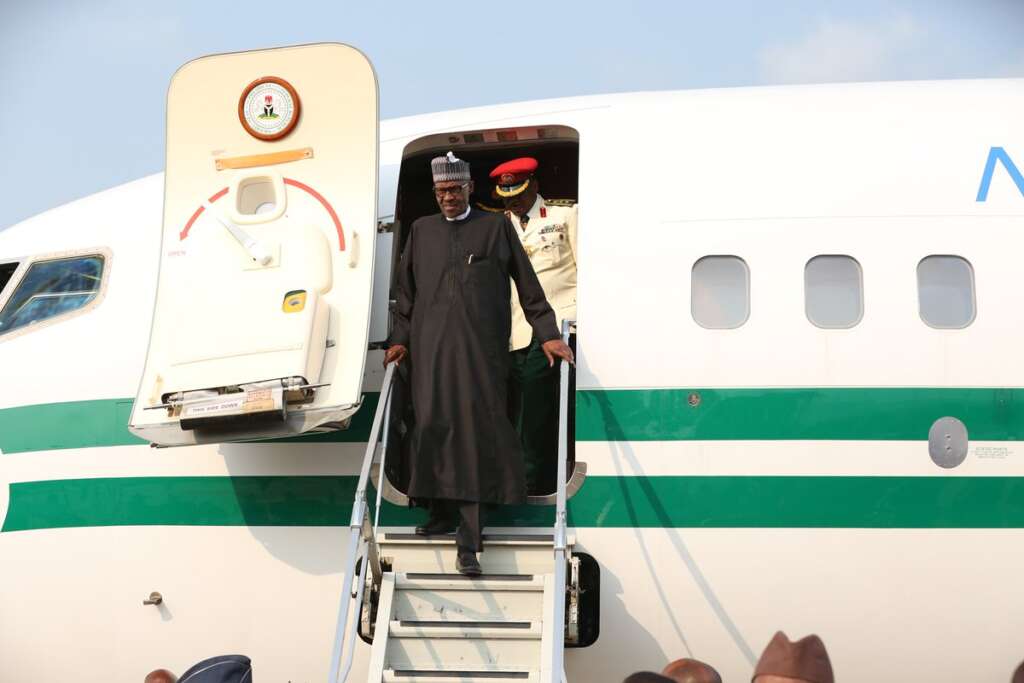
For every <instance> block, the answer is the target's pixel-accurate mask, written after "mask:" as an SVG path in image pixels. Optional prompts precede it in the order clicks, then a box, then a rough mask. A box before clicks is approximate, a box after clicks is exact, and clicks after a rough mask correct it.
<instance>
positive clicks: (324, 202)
mask: <svg viewBox="0 0 1024 683" xmlns="http://www.w3.org/2000/svg"><path fill="white" fill-rule="evenodd" d="M284 184H285V185H291V186H292V187H297V188H299V189H300V190H305V191H306V192H308V193H309V194H311V195H312V196H313V198H314V199H316V200H317V201H318V202H320V203H321V204H322V205H323V207H324V208H325V209H327V213H329V214H330V216H331V220H332V221H334V229H335V230H337V231H338V251H345V233H343V232H342V230H341V221H340V220H338V214H337V213H336V212H335V211H334V207H333V206H331V203H330V202H328V201H327V200H326V199H324V196H323V195H322V194H320V193H319V192H317V191H316V190H314V189H313V188H312V187H310V186H309V185H306V184H305V183H300V182H299V181H298V180H292V179H291V178H285V179H284Z"/></svg>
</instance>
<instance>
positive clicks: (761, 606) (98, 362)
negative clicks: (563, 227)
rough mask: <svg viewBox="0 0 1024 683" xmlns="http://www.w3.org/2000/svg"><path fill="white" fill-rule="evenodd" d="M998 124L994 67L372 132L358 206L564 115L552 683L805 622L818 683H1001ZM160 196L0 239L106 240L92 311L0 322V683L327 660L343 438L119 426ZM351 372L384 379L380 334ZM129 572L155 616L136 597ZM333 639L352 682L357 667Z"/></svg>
mask: <svg viewBox="0 0 1024 683" xmlns="http://www.w3.org/2000/svg"><path fill="white" fill-rule="evenodd" d="M1022 114H1024V81H1019V80H1017V81H1015V80H997V81H962V82H945V83H941V82H940V83H890V84H856V85H836V86H814V87H786V88H762V89H735V90H717V91H711V90H709V91H694V92H678V93H641V94H631V95H616V96H602V97H586V98H574V99H565V100H553V101H543V102H530V103H524V104H516V105H503V106H495V107H484V108H478V109H469V110H462V111H454V112H446V113H443V114H434V115H428V116H417V117H409V118H405V119H397V120H393V121H385V122H383V123H382V124H381V131H380V169H381V182H380V187H381V208H380V213H381V214H382V215H383V214H387V213H390V212H392V211H393V206H394V195H393V192H394V186H395V182H396V180H395V179H396V177H397V173H398V168H399V164H400V162H401V159H402V156H403V151H404V149H405V146H406V145H407V144H408V143H409V142H410V141H413V140H415V139H417V138H419V137H421V136H423V135H427V134H434V133H439V132H448V131H460V130H478V129H483V128H487V129H493V128H501V127H506V126H507V127H518V126H529V125H563V126H570V127H572V128H574V129H575V130H576V131H578V132H579V136H580V144H579V154H580V157H579V163H580V173H579V203H580V209H579V217H580V223H579V226H580V228H579V250H580V253H579V256H578V263H579V276H578V282H579V291H578V302H579V305H578V320H579V337H578V357H579V366H578V376H577V391H578V394H577V399H576V411H577V424H576V439H577V446H576V457H577V458H578V459H579V460H581V461H585V462H586V463H587V465H588V479H587V482H586V483H585V484H584V487H583V489H582V490H581V491H580V493H579V494H578V495H577V496H576V498H574V499H573V500H572V501H571V503H570V510H571V515H572V517H571V518H570V523H571V524H572V525H573V526H574V527H575V530H574V533H575V535H576V538H577V543H578V545H577V550H580V551H583V552H586V553H589V554H591V555H593V556H594V557H595V558H596V559H597V560H598V562H599V563H600V565H601V635H600V638H599V640H598V641H597V643H596V644H595V645H593V646H592V647H590V648H585V649H580V650H569V651H567V653H566V662H567V673H568V677H569V679H570V680H576V681H609V682H614V681H618V680H621V678H622V677H623V676H624V675H626V674H628V673H630V672H632V671H636V670H641V669H654V670H658V669H660V668H661V667H662V666H663V665H664V664H665V663H666V662H667V661H669V660H671V659H675V658H678V657H684V656H694V657H697V658H699V659H702V660H704V661H707V662H709V663H711V664H713V665H714V666H715V667H716V668H718V669H719V671H720V672H721V673H722V675H723V678H724V680H727V681H742V680H747V679H749V676H750V673H751V671H752V669H753V663H754V661H755V660H756V658H757V656H758V655H759V654H760V651H761V649H762V648H763V647H764V645H765V644H766V643H767V642H768V640H769V639H770V638H771V636H772V634H773V633H774V632H775V630H777V629H782V630H785V631H786V632H787V634H789V635H790V636H791V637H793V638H796V637H801V636H803V635H805V634H808V633H812V632H813V633H818V634H819V635H821V636H822V638H823V640H824V642H825V644H826V646H827V648H828V651H829V654H830V656H831V658H832V662H833V666H834V668H835V670H836V673H837V676H838V678H839V679H840V680H843V681H915V680H922V681H923V680H928V681H968V680H973V681H999V680H1009V676H1010V672H1012V670H1013V668H1014V667H1015V666H1016V665H1017V664H1018V663H1019V660H1020V659H1021V658H1024V650H1022V649H1021V648H1020V638H1019V635H1018V634H1019V633H1020V632H1021V630H1022V629H1024V592H1022V591H1021V590H1020V588H1019V582H1020V579H1019V577H1020V576H1021V575H1022V572H1024V552H1022V548H1024V489H1022V486H1024V485H1022V484H1021V483H1020V482H1024V478H1022V477H1024V445H1022V444H1021V439H1022V438H1024V437H1022V435H1024V389H1022V387H1024V359H1022V358H1024V356H1022V354H1021V350H1020V346H1021V343H1020V340H1021V337H1022V332H1024V306H1021V275H1020V272H1021V268H1020V262H1021V254H1022V253H1024V181H1022V182H1021V183H1020V184H1018V183H1017V182H1015V177H1014V175H1013V173H1011V171H1010V169H1009V168H1007V167H1006V165H1005V164H1004V163H1003V162H1001V161H1000V162H999V163H997V164H996V166H995V168H994V171H993V172H992V174H991V179H990V183H989V187H988V192H987V196H986V197H985V198H984V201H979V196H978V195H979V185H980V184H981V182H982V179H983V175H984V170H985V166H986V162H987V159H988V158H989V156H990V153H991V150H992V149H993V148H1002V149H1004V150H1005V153H1006V154H1007V155H1008V158H1010V159H1012V160H1014V161H1015V162H1016V164H1017V167H1018V168H1021V169H1024V133H1022V132H1021V128H1020V125H1019V122H1020V119H1021V115H1022ZM387 188H391V190H390V191H391V194H390V195H389V194H388V189H387ZM423 191H424V192H427V191H429V188H426V187H425V188H423ZM162 192H163V186H162V176H160V175H155V176H151V177H148V178H144V179H141V180H138V181H136V182H133V183H129V184H127V185H124V186H121V187H118V188H114V189H112V190H109V191H106V192H103V193H100V194H97V195H94V196H91V197H88V198H86V199H83V200H80V201H76V202H73V203H71V204H68V205H65V206H62V207H59V208H57V209H54V210H52V211H49V212H47V213H44V214H41V215H40V216H37V217H35V218H32V219H30V220H28V221H25V222H23V223H20V224H18V225H15V226H13V227H11V228H9V229H7V230H5V231H3V232H0V262H3V261H6V260H12V259H13V260H19V259H39V258H46V257H50V256H53V255H57V254H63V253H67V252H74V253H79V252H87V251H89V250H95V249H104V250H107V253H109V257H108V268H109V280H108V281H107V283H106V285H105V290H104V293H103V299H102V301H101V302H100V304H99V305H97V306H95V307H94V308H92V309H91V310H90V311H88V312H87V313H85V314H83V315H80V316H74V317H69V318H68V319H66V320H58V321H54V322H53V323H52V324H49V325H46V326H41V327H40V328H39V329H37V330H29V331H27V332H24V333H21V334H18V335H11V336H10V338H5V337H4V336H0V385H2V389H0V450H3V451H4V453H3V454H2V455H0V520H4V527H3V529H4V533H0V558H2V559H0V567H2V569H0V577H2V581H0V681H4V682H6V681H18V682H20V681H56V680H63V679H65V678H72V677H73V678H74V679H75V680H90V681H92V680H95V681H101V680H102V681H108V680H117V681H122V680H123V681H132V680H142V677H143V676H144V675H145V673H146V672H147V671H150V670H152V669H155V668H159V667H167V668H170V669H172V670H174V671H177V672H178V673H180V672H182V671H183V670H184V669H185V668H187V667H188V666H190V665H191V664H192V663H194V662H196V661H198V660H200V659H202V658H204V657H208V656H212V655H215V654H223V653H229V652H240V653H244V654H247V655H249V656H250V657H252V659H253V662H254V667H255V672H256V675H257V676H258V678H259V680H260V681H292V682H293V683H299V682H300V681H302V682H306V681H320V680H323V679H324V678H325V676H326V671H327V665H328V658H329V654H330V651H331V644H332V639H333V637H334V620H335V617H336V610H337V605H338V601H339V599H340V596H341V594H342V591H344V590H348V587H345V586H340V585H339V583H340V576H341V571H342V568H343V564H344V562H345V561H346V558H345V557H343V551H342V548H343V537H344V535H345V534H346V532H347V524H348V519H349V508H350V504H351V485H352V477H353V475H354V474H355V473H356V472H357V468H358V466H359V462H360V459H361V456H362V452H363V450H364V448H365V443H359V442H358V441H357V440H354V441H348V442H346V441H341V442H337V441H336V442H307V443H295V442H291V443H247V444H237V443H236V444H213V445H199V446H188V447H182V448H169V449H155V448H150V447H149V446H148V445H147V444H144V443H138V442H133V441H132V439H131V437H130V435H128V433H127V429H126V424H127V418H128V414H129V412H130V409H131V404H132V401H133V399H132V398H131V397H133V396H135V394H136V391H137V389H138V386H139V380H140V375H141V373H142V370H143V365H144V362H145V354H146V348H147V340H148V338H149V334H150V322H151V316H152V311H153V304H154V300H155V289H156V282H157V270H158V262H159V252H160V244H161V206H162ZM723 255H728V256H736V257H739V258H741V259H742V260H743V261H744V262H745V263H746V267H747V269H748V272H749V316H748V318H747V319H746V321H745V323H744V324H742V325H741V326H739V327H737V328H735V329H707V328H705V327H702V326H701V325H699V324H697V322H695V320H694V318H693V316H692V314H691V308H692V306H693V305H694V303H693V296H694V293H693V292H692V291H691V270H692V268H693V265H694V264H695V263H696V262H697V261H698V260H700V259H701V258H703V257H706V256H723ZM819 255H848V256H851V257H853V258H854V259H856V261H857V262H858V263H859V265H860V268H861V272H862V277H863V285H862V287H863V289H862V294H863V315H862V318H861V319H860V321H859V322H858V323H857V324H856V325H854V326H853V327H850V328H849V329H822V328H819V327H817V326H815V325H813V324H812V323H811V322H809V320H808V318H807V314H806V311H805V292H804V287H805V280H804V277H805V265H806V264H807V262H808V261H809V260H810V259H812V258H813V257H815V256H819ZM931 255H955V256H959V257H962V258H963V259H966V261H968V262H969V263H970V266H971V268H972V269H973V278H974V280H973V281H974V291H973V296H974V298H975V306H976V314H975V316H974V319H973V321H972V322H971V323H970V324H969V325H968V326H966V327H965V328H963V329H935V328H933V327H930V326H929V325H927V324H925V322H924V321H923V320H922V318H921V315H920V313H919V303H918V290H917V287H918V281H917V267H918V264H919V262H920V261H921V260H922V259H924V258H925V257H928V256H931ZM383 267H386V265H385V266H383ZM17 277H18V275H16V276H15V281H12V283H11V286H10V287H14V286H16V284H17V282H16V280H17ZM10 287H9V288H8V289H10ZM4 297H5V294H0V307H2V305H3V301H4ZM366 368H367V371H366V375H365V377H364V387H365V389H366V390H367V391H371V392H372V391H376V390H377V388H378V387H379V383H380V379H381V371H380V352H370V354H369V357H368V359H367V363H366ZM946 416H951V417H956V418H958V419H959V420H961V421H962V422H963V423H964V424H965V425H966V428H967V431H968V434H969V437H970V444H969V450H968V453H967V456H966V459H965V460H964V461H963V463H962V464H960V465H959V466H957V467H954V468H950V469H943V468H940V467H938V466H937V465H936V464H935V463H934V462H933V460H932V458H931V457H929V442H928V438H929V429H930V428H931V426H932V424H933V422H934V421H935V420H937V419H939V418H941V417H946ZM364 438H365V437H364ZM588 489H589V490H588ZM346 496H347V497H346ZM391 513H392V514H394V515H395V518H396V519H397V518H399V517H402V515H403V514H404V513H403V512H402V511H400V510H392V511H391ZM406 517H408V515H406ZM402 519H405V517H402ZM151 591H159V592H160V593H161V594H162V595H163V597H164V603H163V604H162V605H161V606H159V607H154V606H143V605H142V600H143V599H144V598H146V597H147V596H149V594H150V592H151ZM359 647H360V650H359V651H358V652H357V658H356V667H355V669H354V671H353V677H352V678H351V679H350V680H362V679H363V678H365V673H364V672H365V666H366V657H367V654H368V652H369V646H366V645H363V644H360V645H359ZM55 653H56V654H55ZM361 677H362V678H361Z"/></svg>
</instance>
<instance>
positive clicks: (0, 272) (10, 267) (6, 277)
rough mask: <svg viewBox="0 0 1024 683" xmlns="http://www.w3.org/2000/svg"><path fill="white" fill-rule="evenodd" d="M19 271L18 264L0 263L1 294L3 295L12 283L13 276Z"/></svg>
mask: <svg viewBox="0 0 1024 683" xmlns="http://www.w3.org/2000/svg"><path fill="white" fill-rule="evenodd" d="M17 269H18V264H17V263H0V294H3V292H4V288H5V287H6V286H7V283H8V282H10V281H11V276H12V275H14V271H16V270H17Z"/></svg>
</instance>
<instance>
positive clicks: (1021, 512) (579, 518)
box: [3, 476, 1024, 532]
mask: <svg viewBox="0 0 1024 683" xmlns="http://www.w3.org/2000/svg"><path fill="white" fill-rule="evenodd" d="M355 481H356V480H355V478H354V477H346V476H324V477H280V476H268V477H126V478H99V479H69V480H58V481H37V482H21V483H14V484H11V486H10V506H9V509H8V513H7V518H6V520H5V522H4V525H3V531H5V532H10V531H26V530H32V529H54V528H67V527H94V526H130V525H195V526H207V525H209V526H347V525H348V522H349V516H350V513H351V509H352V498H353V493H354V489H355ZM422 516H423V514H422V513H420V512H417V511H415V510H409V509H405V508H399V507H396V506H393V505H390V504H389V505H387V506H386V507H385V508H384V509H383V510H382V515H381V520H382V523H383V524H385V525H388V526H407V525H411V524H414V523H416V522H417V521H419V520H420V519H421V518H422ZM489 523H490V524H492V525H495V526H507V525H511V526H547V525H550V524H552V523H553V515H552V508H550V507H544V508H542V507H531V506H520V507H510V508H503V509H501V510H499V512H498V513H497V514H496V515H495V517H494V518H493V519H492V520H490V521H489ZM569 524H570V526H574V527H581V528H585V527H597V528H634V527H635V528H678V527H704V528H750V527H763V528H769V527H776V528H870V529H890V528H913V529H930V528H1024V477H950V476H936V477H788V476H787V477H760V476H759V477H736V476H729V477H690V476H686V477H675V476H666V477H600V476H595V477H587V480H586V483H585V485H584V486H583V488H582V489H581V490H580V492H579V493H578V494H577V495H576V496H575V497H574V498H573V499H572V500H570V501H569Z"/></svg>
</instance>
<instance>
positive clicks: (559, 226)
mask: <svg viewBox="0 0 1024 683" xmlns="http://www.w3.org/2000/svg"><path fill="white" fill-rule="evenodd" d="M568 229H569V226H568V224H566V223H556V224H554V225H545V226H544V227H543V228H541V229H540V234H541V235H547V234H550V233H552V232H566V231H567V230H568Z"/></svg>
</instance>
